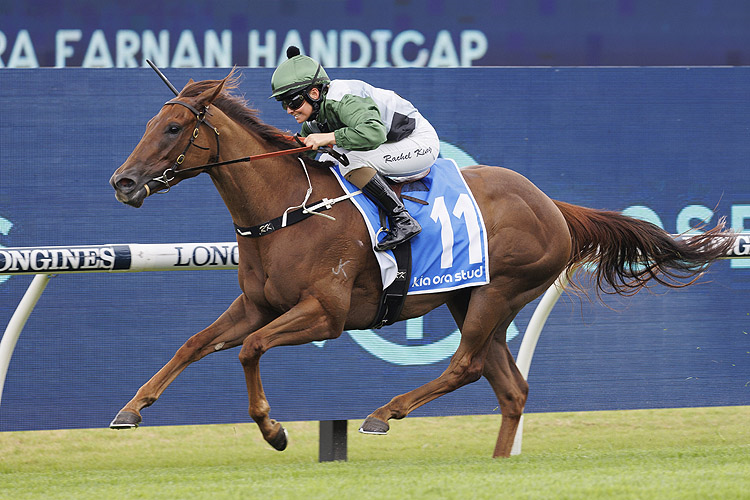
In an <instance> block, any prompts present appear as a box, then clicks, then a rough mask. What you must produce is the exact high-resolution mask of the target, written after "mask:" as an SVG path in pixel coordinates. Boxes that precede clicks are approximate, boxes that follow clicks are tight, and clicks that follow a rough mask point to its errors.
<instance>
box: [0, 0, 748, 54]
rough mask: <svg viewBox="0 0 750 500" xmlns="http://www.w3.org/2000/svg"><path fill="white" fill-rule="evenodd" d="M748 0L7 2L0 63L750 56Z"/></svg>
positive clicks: (1, 12) (2, 10)
mask: <svg viewBox="0 0 750 500" xmlns="http://www.w3.org/2000/svg"><path fill="white" fill-rule="evenodd" d="M749 18H750V6H749V5H748V3H747V2H746V1H745V0H721V1H715V0H687V1H686V0H659V1H658V2H656V1H653V0H597V1H582V0H578V1H570V0H565V1H562V0H533V1H531V0H462V1H460V2H457V1H452V0H380V1H377V2H373V1H367V0H316V2H315V4H314V6H311V5H310V4H309V3H307V2H304V1H301V0H283V1H276V2H273V1H271V2H269V1H265V2H263V1H250V2H248V1H246V0H224V1H222V2H205V1H202V0H161V1H159V2H153V1H149V0H129V1H128V2H121V1H117V0H67V1H65V2H59V1H56V0H36V1H34V2H13V1H10V0H2V1H0V67H15V68H18V67H37V66H57V67H72V66H83V67H135V66H144V65H145V63H144V60H143V59H144V58H147V57H149V58H151V59H152V60H155V61H156V62H157V63H158V64H159V65H160V66H164V67H166V66H171V67H200V66H206V67H215V66H229V67H231V66H233V65H237V66H258V67H274V66H275V65H276V64H277V60H278V58H279V57H280V56H281V55H282V54H283V51H284V50H285V48H286V47H287V46H288V45H290V44H296V45H299V46H301V47H302V49H303V50H304V51H305V52H306V53H307V54H310V55H313V56H315V57H320V58H324V60H323V61H322V62H323V65H324V66H326V67H333V66H341V67H347V66H358V67H381V66H428V67H451V66H583V65H586V66H598V65H602V66H636V65H639V66H646V65H648V66H664V65H742V64H747V63H748V61H750V56H749V55H748V47H750V30H748V29H747V26H748V21H749V20H750V19H749Z"/></svg>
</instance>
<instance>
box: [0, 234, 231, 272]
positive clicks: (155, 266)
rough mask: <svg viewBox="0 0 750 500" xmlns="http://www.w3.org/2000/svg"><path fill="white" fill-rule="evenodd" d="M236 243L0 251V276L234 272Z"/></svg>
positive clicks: (21, 248)
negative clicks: (202, 270)
mask: <svg viewBox="0 0 750 500" xmlns="http://www.w3.org/2000/svg"><path fill="white" fill-rule="evenodd" d="M238 264H239V251H238V249H237V242H235V241H233V242H224V243H173V244H125V245H76V246H54V247H9V248H0V274H60V273H87V272H99V273H101V272H141V271H179V270H188V269H190V270H195V269H236V268H237V265H238Z"/></svg>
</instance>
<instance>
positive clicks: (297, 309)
mask: <svg viewBox="0 0 750 500" xmlns="http://www.w3.org/2000/svg"><path fill="white" fill-rule="evenodd" d="M338 316H339V315H334V314H332V313H331V312H330V311H329V310H326V308H324V307H323V306H322V305H321V303H320V302H319V301H318V300H317V299H316V298H315V297H312V296H308V297H307V298H305V299H303V300H302V301H301V302H299V303H298V304H297V305H296V306H294V307H293V308H292V309H290V310H289V311H287V312H286V313H284V314H282V315H281V316H279V317H278V318H276V319H275V320H274V321H272V322H270V323H269V324H267V325H266V326H264V327H263V328H261V329H259V330H258V331H256V332H255V333H253V334H252V335H250V336H249V337H248V338H247V339H245V341H244V342H243V344H242V349H241V350H240V362H241V363H242V367H243V369H244V371H245V382H246V383H247V394H248V400H249V408H248V412H249V413H250V416H251V417H252V418H253V420H255V422H256V423H257V424H258V427H259V428H260V432H261V433H262V434H263V438H264V439H265V440H266V441H268V443H269V444H270V445H271V446H273V447H274V448H275V449H277V450H279V451H282V450H284V449H285V448H286V445H287V438H286V431H285V430H284V428H283V427H282V425H281V424H280V423H279V422H276V421H275V420H273V419H272V418H270V416H269V415H270V410H271V407H270V405H269V404H268V400H267V399H266V395H265V393H264V392H263V384H262V382H261V378H260V357H261V356H262V355H263V353H265V352H266V351H268V350H269V349H271V348H272V347H276V346H281V345H298V344H306V343H308V342H312V341H316V340H327V339H331V338H336V337H338V336H339V335H341V332H342V330H343V317H344V316H345V314H342V315H341V318H337V317H338Z"/></svg>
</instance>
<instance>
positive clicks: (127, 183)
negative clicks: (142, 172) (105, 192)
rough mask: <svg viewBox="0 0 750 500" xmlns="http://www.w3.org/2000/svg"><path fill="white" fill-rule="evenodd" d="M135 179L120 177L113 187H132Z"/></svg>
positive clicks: (126, 188) (121, 188)
mask: <svg viewBox="0 0 750 500" xmlns="http://www.w3.org/2000/svg"><path fill="white" fill-rule="evenodd" d="M134 186H135V181H134V180H133V179H129V178H127V177H122V178H120V179H118V180H117V181H116V182H115V187H116V188H117V189H119V190H121V191H127V190H130V189H133V187H134Z"/></svg>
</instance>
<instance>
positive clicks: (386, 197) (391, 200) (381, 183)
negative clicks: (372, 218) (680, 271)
mask: <svg viewBox="0 0 750 500" xmlns="http://www.w3.org/2000/svg"><path fill="white" fill-rule="evenodd" d="M362 192H363V193H365V194H366V195H367V197H368V198H370V199H371V200H373V201H374V202H375V204H376V205H378V206H379V207H380V208H382V209H383V210H385V213H386V215H387V216H388V221H389V222H390V226H391V227H390V228H389V229H388V231H387V232H386V236H385V238H384V239H383V240H382V241H381V242H379V243H378V244H376V245H375V250H377V251H379V252H382V251H384V250H391V249H393V248H395V247H396V246H398V245H400V244H401V243H403V242H405V241H407V240H408V239H410V238H413V237H414V236H416V235H418V234H419V232H420V231H421V230H422V226H420V225H419V222H417V221H416V220H415V219H414V217H412V216H411V215H410V214H409V212H408V211H407V210H406V207H404V204H403V203H402V202H401V200H400V199H399V198H398V196H396V193H394V192H393V190H392V189H391V186H389V185H388V182H387V181H386V180H385V179H384V178H383V176H381V175H380V174H378V173H376V174H375V176H374V177H373V178H372V179H370V181H369V182H368V183H367V184H365V185H364V186H363V187H362Z"/></svg>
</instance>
